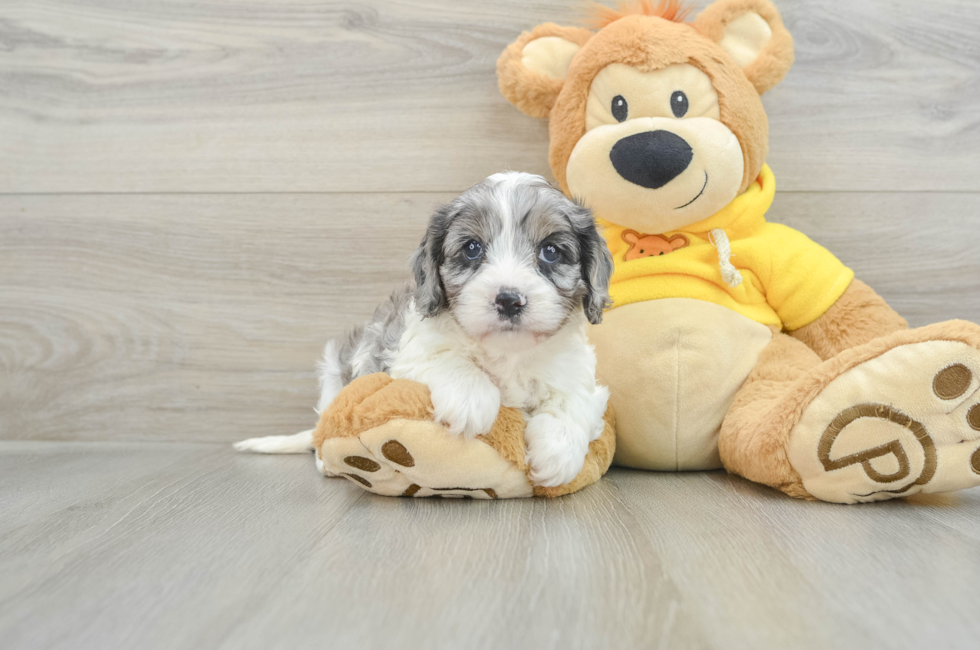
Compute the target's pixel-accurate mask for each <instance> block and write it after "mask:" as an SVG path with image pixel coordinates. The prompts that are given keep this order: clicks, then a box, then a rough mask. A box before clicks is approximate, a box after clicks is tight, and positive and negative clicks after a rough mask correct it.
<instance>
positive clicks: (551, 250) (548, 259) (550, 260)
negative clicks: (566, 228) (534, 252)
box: [538, 244, 561, 264]
mask: <svg viewBox="0 0 980 650" xmlns="http://www.w3.org/2000/svg"><path fill="white" fill-rule="evenodd" d="M538 257H539V258H541V261H542V262H544V263H545V264H554V263H555V262H557V261H558V258H559V257H561V251H559V250H558V247H557V246H555V245H554V244H545V245H544V246H542V247H541V252H540V253H539V254H538Z"/></svg>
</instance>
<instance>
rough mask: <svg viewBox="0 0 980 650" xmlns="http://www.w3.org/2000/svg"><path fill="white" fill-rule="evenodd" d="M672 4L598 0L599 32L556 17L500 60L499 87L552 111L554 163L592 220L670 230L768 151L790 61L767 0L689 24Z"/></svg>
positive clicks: (698, 212)
mask: <svg viewBox="0 0 980 650" xmlns="http://www.w3.org/2000/svg"><path fill="white" fill-rule="evenodd" d="M688 13H689V10H688V9H686V8H684V7H683V6H682V5H681V4H680V3H679V2H678V0H660V2H659V3H657V4H655V3H654V2H653V1H652V0H639V1H637V2H635V3H633V4H629V5H625V6H621V7H620V9H619V10H618V11H616V10H612V9H609V8H606V7H599V8H598V9H597V12H596V21H595V22H596V25H595V26H596V27H598V28H599V30H598V31H597V32H593V31H590V30H587V29H583V28H577V27H561V26H558V25H554V24H551V23H548V24H544V25H539V26H538V27H536V28H535V29H534V30H532V31H531V32H526V33H524V34H523V35H521V37H520V38H519V39H518V40H517V41H516V42H514V43H513V44H511V45H510V46H509V47H508V48H507V50H506V51H505V52H504V53H503V55H501V57H500V60H499V61H498V62H497V73H498V76H499V80H500V89H501V91H502V92H503V94H504V96H505V97H507V99H508V100H510V102H511V103H513V104H514V105H515V106H517V107H518V108H519V109H521V110H522V111H524V112H525V113H527V114H528V115H531V116H533V117H549V118H550V119H551V152H550V162H551V169H552V172H553V173H554V175H555V178H556V179H557V180H558V183H559V185H560V186H561V188H562V190H563V191H565V193H566V194H569V195H571V196H574V197H576V198H578V199H580V200H582V201H583V202H585V203H586V204H587V205H589V206H590V207H592V208H593V209H594V210H595V212H596V214H597V216H599V217H600V218H602V219H605V220H607V221H611V222H614V223H616V224H619V225H623V226H627V227H629V228H634V229H636V230H638V231H640V232H644V233H662V232H667V231H671V230H676V229H679V228H682V227H684V226H686V225H690V224H693V223H696V222H698V221H701V220H703V219H705V218H707V217H709V216H711V215H712V214H714V213H715V212H717V211H719V210H721V209H722V208H723V207H725V206H726V205H727V204H728V203H730V202H731V201H732V200H733V199H734V198H735V197H736V196H738V195H739V194H740V193H742V192H744V191H745V190H746V189H747V188H748V187H749V184H750V183H752V181H754V180H755V179H756V178H757V177H758V175H759V172H760V171H761V169H762V166H763V164H764V163H765V159H766V154H767V152H768V137H769V136H768V122H767V120H766V113H765V110H764V109H763V107H762V101H761V99H760V95H761V94H762V93H764V92H766V91H767V90H769V89H770V88H772V87H773V86H775V85H776V84H777V83H779V82H780V81H781V80H782V79H783V77H784V76H785V75H786V73H787V72H788V71H789V68H790V66H791V65H792V64H793V40H792V38H791V37H790V35H789V32H788V31H786V28H785V27H784V26H783V23H782V20H781V18H780V17H779V13H778V12H777V11H776V9H775V7H773V5H772V3H770V2H769V1H768V0H717V1H716V2H714V3H713V4H712V5H710V6H709V7H708V8H707V9H705V10H704V11H703V12H702V13H701V14H700V15H699V16H698V17H697V18H696V19H695V20H694V21H693V22H691V23H688V22H684V18H685V17H686V16H687V14H688Z"/></svg>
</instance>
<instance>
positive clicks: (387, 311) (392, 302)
mask: <svg viewBox="0 0 980 650" xmlns="http://www.w3.org/2000/svg"><path fill="white" fill-rule="evenodd" d="M414 295H415V286H414V284H408V285H406V286H404V287H402V288H401V289H398V290H396V291H393V292H392V293H391V295H390V296H388V298H387V299H386V300H385V301H384V302H382V303H381V304H380V305H378V308H377V309H375V310H374V314H373V315H372V316H371V320H369V321H368V322H367V323H365V324H364V325H361V326H358V327H355V328H354V329H352V330H350V331H349V332H347V335H346V336H345V337H344V338H343V339H342V340H341V341H340V342H339V345H338V348H337V356H338V361H339V363H340V379H341V381H343V383H344V386H346V385H347V384H349V383H351V382H352V381H353V380H354V379H356V378H357V377H361V376H364V375H370V374H372V373H375V372H388V370H389V368H390V367H391V361H392V359H393V358H394V355H395V354H396V353H397V352H398V342H399V340H400V339H401V336H402V333H404V331H405V314H406V312H407V311H408V307H409V305H410V304H411V301H412V298H413V296H414ZM355 365H356V367H355Z"/></svg>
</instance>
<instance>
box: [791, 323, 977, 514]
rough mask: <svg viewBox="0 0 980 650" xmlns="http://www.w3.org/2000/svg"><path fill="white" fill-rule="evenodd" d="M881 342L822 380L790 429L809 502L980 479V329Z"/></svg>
mask: <svg viewBox="0 0 980 650" xmlns="http://www.w3.org/2000/svg"><path fill="white" fill-rule="evenodd" d="M927 330H929V331H928V336H927V337H923V336H922V335H921V334H919V335H917V333H923V332H926V331H927ZM917 338H918V339H922V338H928V339H929V340H919V341H915V339H917ZM889 339H894V346H892V347H890V349H887V351H885V352H884V353H882V354H880V355H876V356H874V357H873V358H870V359H868V360H865V361H863V362H860V363H858V364H856V365H854V366H852V367H850V368H849V369H847V370H846V371H845V372H843V373H842V374H840V375H839V376H837V377H836V378H834V379H833V380H832V381H830V382H829V383H828V384H827V385H826V386H825V387H824V388H823V389H822V390H821V391H820V392H819V394H818V395H817V396H816V398H815V399H813V401H812V402H810V403H809V405H808V406H807V407H806V409H805V410H804V412H803V415H802V417H801V418H800V420H799V421H798V422H797V424H796V426H795V427H794V428H793V429H792V431H791V432H790V437H789V444H788V447H787V452H788V456H789V461H790V463H791V464H792V466H793V468H794V469H795V470H796V471H797V472H798V473H799V475H800V478H801V479H802V482H803V487H804V488H805V489H806V491H807V492H808V493H809V494H810V495H812V496H813V497H815V498H817V499H820V500H823V501H832V502H837V503H859V502H868V501H882V500H885V499H892V498H896V497H904V496H910V495H912V494H916V493H919V492H952V491H955V490H961V489H965V488H971V487H976V486H980V328H978V327H977V326H976V325H971V324H968V323H961V322H953V323H943V324H940V325H936V326H930V328H923V329H922V330H917V331H912V332H903V333H899V334H896V335H893V336H892V337H889ZM886 340H887V339H886Z"/></svg>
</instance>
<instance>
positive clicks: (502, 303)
mask: <svg viewBox="0 0 980 650" xmlns="http://www.w3.org/2000/svg"><path fill="white" fill-rule="evenodd" d="M494 302H495V304H496V305H497V313H498V314H500V315H501V316H506V317H507V318H514V317H515V316H520V314H521V312H522V311H524V306H525V305H526V304H527V301H526V300H525V299H524V296H522V295H521V294H519V293H516V292H514V291H501V292H500V293H498V294H497V299H496V300H495V301H494Z"/></svg>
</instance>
